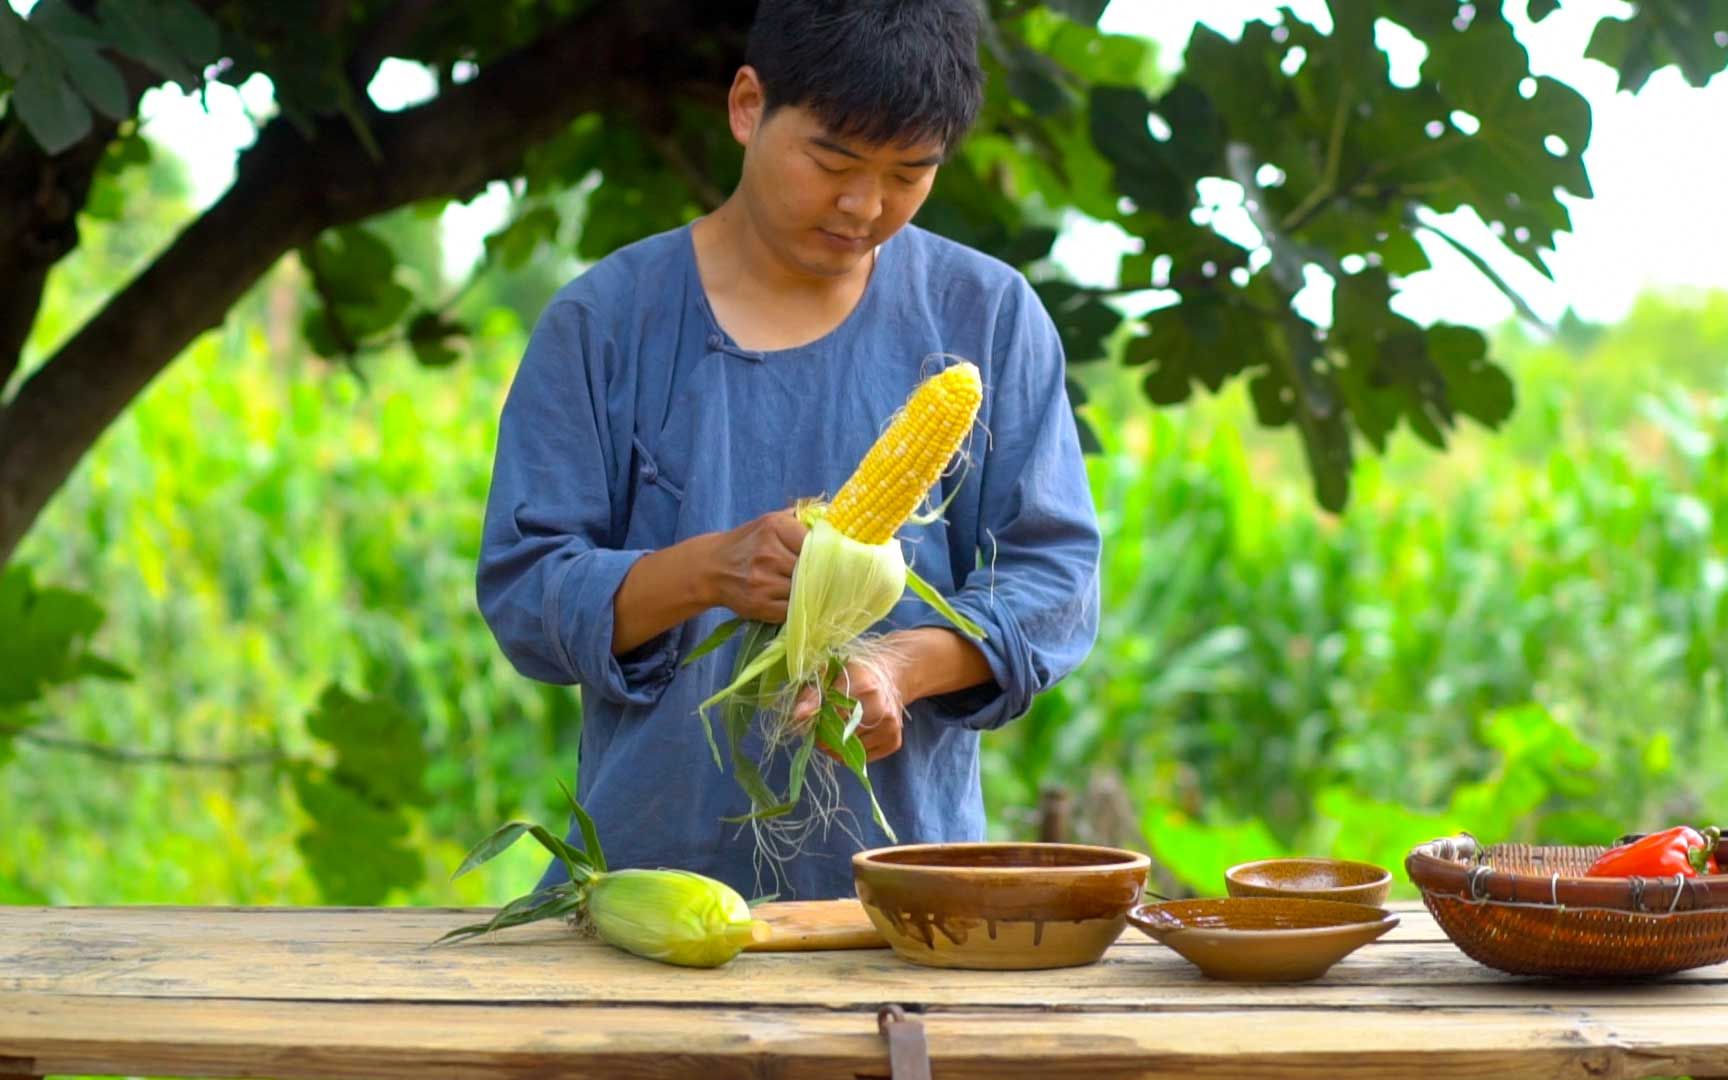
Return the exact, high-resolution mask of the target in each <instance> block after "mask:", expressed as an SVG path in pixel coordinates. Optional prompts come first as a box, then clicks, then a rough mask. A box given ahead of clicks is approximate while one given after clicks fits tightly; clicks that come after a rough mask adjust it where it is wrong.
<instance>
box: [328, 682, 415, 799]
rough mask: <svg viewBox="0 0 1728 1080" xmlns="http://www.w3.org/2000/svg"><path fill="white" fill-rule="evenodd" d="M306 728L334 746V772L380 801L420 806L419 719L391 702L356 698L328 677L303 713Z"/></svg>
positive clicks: (357, 788)
mask: <svg viewBox="0 0 1728 1080" xmlns="http://www.w3.org/2000/svg"><path fill="white" fill-rule="evenodd" d="M306 730H307V732H308V734H310V735H312V736H313V737H314V738H316V739H320V740H322V741H323V742H325V743H327V744H329V745H330V746H331V747H332V748H333V749H334V750H335V751H336V759H337V760H336V765H335V768H334V770H333V771H334V772H335V773H336V774H337V775H338V776H341V777H343V778H345V779H347V780H348V781H349V782H351V783H352V784H353V785H354V787H355V788H356V790H360V791H364V792H366V793H367V794H368V795H369V796H371V797H372V798H374V799H376V800H377V801H378V802H379V803H380V804H382V805H394V804H398V803H404V804H408V805H415V806H424V805H427V804H428V803H429V802H430V801H431V796H430V795H429V794H428V793H427V790H426V786H425V774H426V765H427V754H426V744H425V731H424V724H423V722H422V721H420V720H418V719H417V718H415V717H413V716H410V715H409V714H408V713H407V712H405V711H403V709H402V708H400V707H399V706H397V705H396V704H395V703H394V702H391V701H388V700H384V699H381V698H358V697H354V696H353V695H351V694H349V693H348V692H347V691H346V690H344V689H342V687H340V686H338V685H336V684H334V683H332V684H331V685H329V686H328V687H326V688H325V690H324V692H323V694H322V695H321V696H320V697H319V699H318V707H317V709H316V710H314V711H313V713H312V714H311V715H310V716H309V717H307V720H306Z"/></svg>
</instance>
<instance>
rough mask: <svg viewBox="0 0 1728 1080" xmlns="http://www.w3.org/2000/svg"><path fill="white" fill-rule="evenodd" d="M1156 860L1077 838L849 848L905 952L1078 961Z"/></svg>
mask: <svg viewBox="0 0 1728 1080" xmlns="http://www.w3.org/2000/svg"><path fill="white" fill-rule="evenodd" d="M1150 864H1151V860H1149V859H1148V858H1147V857H1146V856H1145V855H1141V854H1138V853H1136V852H1132V851H1123V850H1121V849H1119V848H1106V847H1088V846H1085V845H1080V844H1013V843H981V844H908V845H903V846H901V847H890V848H876V849H874V850H872V851H861V852H859V853H858V854H856V855H854V856H852V876H853V879H854V881H855V882H856V883H857V885H858V899H859V900H861V901H863V904H864V911H865V913H866V914H868V915H869V916H870V921H871V922H872V923H874V924H875V925H876V928H877V929H878V930H880V931H881V932H882V936H883V937H885V938H887V939H888V944H889V945H890V946H892V947H893V949H894V951H895V952H896V953H898V954H899V955H900V956H901V957H902V958H903V959H906V960H910V961H912V962H913V963H917V964H927V965H930V966H932V967H949V968H993V969H1013V970H1022V969H1030V968H1055V967H1074V966H1077V965H1080V964H1090V963H1094V962H1096V961H1097V959H1098V958H1099V957H1100V956H1102V955H1104V950H1105V949H1107V948H1109V947H1110V944H1111V943H1112V942H1114V941H1115V940H1116V939H1117V937H1119V936H1120V935H1121V933H1122V929H1123V927H1124V926H1125V925H1126V923H1127V918H1128V909H1129V908H1131V907H1133V906H1134V904H1135V903H1136V902H1137V901H1138V900H1139V899H1140V890H1141V887H1142V886H1144V885H1145V883H1146V870H1147V868H1148V866H1150Z"/></svg>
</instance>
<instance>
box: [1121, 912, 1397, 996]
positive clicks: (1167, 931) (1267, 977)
mask: <svg viewBox="0 0 1728 1080" xmlns="http://www.w3.org/2000/svg"><path fill="white" fill-rule="evenodd" d="M1128 921H1129V922H1132V923H1133V924H1134V925H1135V926H1136V927H1138V928H1139V929H1140V930H1141V931H1143V932H1144V933H1145V934H1146V936H1147V937H1150V938H1151V939H1152V940H1154V941H1157V942H1159V943H1161V944H1164V945H1168V946H1169V947H1170V948H1172V949H1174V950H1175V951H1176V952H1177V953H1180V954H1181V955H1182V957H1183V958H1184V959H1186V960H1188V961H1189V962H1190V963H1192V964H1193V965H1194V966H1195V967H1197V968H1199V969H1200V970H1201V971H1202V972H1203V973H1205V974H1206V975H1208V976H1210V977H1212V978H1214V979H1224V980H1228V981H1231V982H1301V981H1304V980H1307V979H1317V978H1319V977H1320V976H1322V975H1324V974H1326V972H1327V971H1328V970H1329V969H1330V968H1331V967H1332V965H1333V964H1336V963H1337V962H1338V961H1340V960H1342V959H1344V958H1345V957H1346V956H1348V955H1350V954H1351V953H1353V952H1355V951H1356V950H1357V949H1359V948H1361V947H1362V946H1364V945H1366V944H1368V943H1369V942H1370V941H1373V940H1374V939H1375V938H1377V937H1379V936H1380V935H1381V934H1384V933H1385V932H1386V931H1388V930H1390V929H1392V928H1393V927H1394V926H1397V925H1398V916H1396V915H1393V914H1392V913H1391V912H1388V911H1385V910H1382V909H1381V908H1377V907H1370V906H1368V905H1367V904H1347V903H1344V902H1342V901H1339V900H1307V899H1301V898H1288V897H1270V896H1240V897H1230V898H1228V899H1212V900H1169V901H1165V902H1164V903H1161V904H1141V905H1140V906H1138V907H1136V908H1134V910H1132V911H1130V912H1129V913H1128Z"/></svg>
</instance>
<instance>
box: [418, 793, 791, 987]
mask: <svg viewBox="0 0 1728 1080" xmlns="http://www.w3.org/2000/svg"><path fill="white" fill-rule="evenodd" d="M558 786H559V787H560V788H562V789H563V791H564V795H565V797H566V798H567V799H569V800H570V809H571V811H572V812H573V813H574V814H575V816H576V820H577V823H578V824H579V825H580V827H581V829H582V842H583V846H582V847H580V848H577V847H572V846H571V845H570V844H569V843H567V842H565V841H564V840H561V839H559V838H558V837H557V836H556V835H554V834H553V833H551V832H548V831H547V830H546V829H545V828H543V827H541V826H539V825H535V824H532V823H530V822H526V821H512V822H509V823H508V824H505V825H503V826H501V827H500V828H499V829H498V830H497V831H496V832H494V833H493V834H492V835H491V836H488V837H487V838H486V839H484V840H482V841H481V842H480V843H478V844H476V845H475V846H474V848H473V850H471V851H469V852H468V856H467V857H466V858H465V859H463V860H462V865H461V866H459V867H457V868H456V874H455V877H461V876H462V875H463V874H466V873H467V872H468V871H470V870H472V869H474V868H475V867H476V866H479V865H480V864H481V863H483V862H486V861H487V860H488V859H491V858H493V857H494V856H496V855H498V853H500V852H502V851H504V850H505V849H506V848H508V847H509V846H510V845H511V844H514V843H515V842H516V841H517V840H519V839H521V838H522V837H523V836H532V837H533V838H534V839H535V840H538V841H539V842H540V845H541V846H542V847H544V848H545V849H546V850H547V851H550V852H551V853H552V854H553V855H554V856H556V857H557V858H558V860H559V861H560V862H562V863H563V864H564V869H565V870H566V871H567V872H568V873H569V875H570V880H569V881H566V882H563V883H562V884H558V885H553V886H551V887H549V888H547V889H544V890H541V891H540V892H535V893H530V894H529V895H527V896H523V897H518V898H517V899H515V900H512V901H511V902H510V903H508V904H505V905H504V906H503V907H502V908H499V909H498V912H497V914H495V915H494V916H493V917H492V919H491V921H489V922H484V923H475V924H474V925H472V926H463V927H458V928H457V929H455V930H452V931H450V932H449V933H448V934H445V935H444V936H443V937H441V938H439V939H438V941H439V942H444V941H454V940H459V939H462V938H470V937H478V936H480V935H482V934H489V933H492V932H493V931H496V930H503V929H505V928H507V927H511V926H521V925H523V924H524V923H531V922H536V921H538V920H540V919H553V918H564V919H567V920H569V921H571V922H573V923H575V924H576V925H578V926H582V927H589V928H592V929H593V931H594V932H595V933H596V934H597V935H598V936H599V937H600V939H601V940H602V941H604V942H606V943H607V944H608V945H611V946H614V947H615V948H619V949H623V950H625V951H626V952H632V953H635V954H636V955H637V956H642V957H646V958H647V959H649V960H658V961H660V962H661V963H663V964H679V965H682V966H684V967H719V966H720V965H721V964H724V963H726V962H727V961H729V960H731V959H732V958H733V957H735V956H737V955H738V954H739V952H741V951H742V950H743V949H744V947H745V946H747V945H750V944H751V943H753V942H760V941H767V940H768V939H769V937H771V936H772V933H771V931H770V930H769V928H768V924H767V923H765V922H763V921H761V920H760V919H756V918H753V917H752V916H751V914H750V905H749V904H747V903H745V901H744V898H743V897H742V896H740V895H739V894H738V891H737V890H736V889H734V888H732V886H730V885H728V884H726V883H725V882H723V881H717V880H715V879H714V878H711V877H705V876H703V875H701V874H696V873H692V872H690V871H688V870H637V869H624V870H610V869H608V868H607V866H606V854H605V852H603V851H602V850H601V849H600V835H599V833H598V832H596V831H595V828H594V820H593V819H592V818H590V817H589V816H588V812H587V811H586V810H584V809H582V804H581V803H579V802H577V801H576V796H575V795H572V794H571V793H570V789H569V788H568V787H565V786H564V784H563V782H562V781H560V782H559V785H558Z"/></svg>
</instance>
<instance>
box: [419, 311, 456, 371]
mask: <svg viewBox="0 0 1728 1080" xmlns="http://www.w3.org/2000/svg"><path fill="white" fill-rule="evenodd" d="M468 333H469V330H468V327H466V326H464V325H463V324H462V323H459V322H455V321H452V320H447V319H445V318H444V317H443V316H441V315H439V314H437V313H436V312H432V311H426V312H422V313H420V314H419V315H417V316H415V317H414V319H413V320H412V321H411V322H409V324H408V346H409V348H411V349H413V350H414V359H416V360H418V361H419V362H420V364H421V366H423V367H431V368H438V367H449V366H450V365H451V364H454V363H455V362H456V361H457V360H458V359H460V358H461V354H460V353H458V352H457V351H456V350H455V349H454V348H453V347H451V345H450V344H449V342H450V341H451V339H453V338H462V337H466V336H467V335H468Z"/></svg>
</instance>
